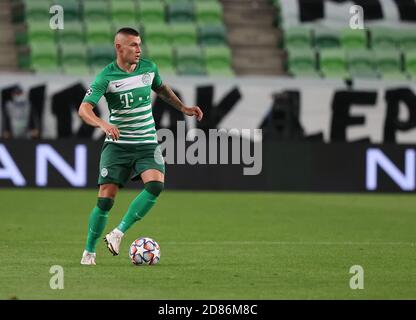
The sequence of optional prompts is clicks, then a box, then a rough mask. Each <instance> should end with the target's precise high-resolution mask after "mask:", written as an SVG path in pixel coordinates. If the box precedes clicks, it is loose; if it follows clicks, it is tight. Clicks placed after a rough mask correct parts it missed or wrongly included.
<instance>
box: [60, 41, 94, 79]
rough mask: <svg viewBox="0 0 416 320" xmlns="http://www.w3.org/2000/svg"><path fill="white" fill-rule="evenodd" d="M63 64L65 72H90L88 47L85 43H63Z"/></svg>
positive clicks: (79, 73)
mask: <svg viewBox="0 0 416 320" xmlns="http://www.w3.org/2000/svg"><path fill="white" fill-rule="evenodd" d="M60 52H61V55H60V57H61V59H60V61H61V66H62V70H63V72H64V73H65V74H72V75H85V74H88V73H89V71H90V70H89V67H88V54H87V47H86V46H85V45H84V44H80V43H78V44H76V43H72V44H62V45H61V50H60Z"/></svg>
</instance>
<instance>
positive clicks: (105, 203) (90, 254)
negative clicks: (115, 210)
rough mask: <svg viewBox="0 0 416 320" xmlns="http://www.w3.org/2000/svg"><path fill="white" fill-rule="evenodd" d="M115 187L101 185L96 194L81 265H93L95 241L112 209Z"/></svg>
mask: <svg viewBox="0 0 416 320" xmlns="http://www.w3.org/2000/svg"><path fill="white" fill-rule="evenodd" d="M117 191H118V186H117V185H102V186H100V191H99V193H98V199H97V205H96V206H95V207H94V208H93V210H92V212H91V214H90V217H89V221H88V236H87V243H86V245H85V250H84V253H83V255H82V259H81V264H84V265H95V257H96V254H95V251H96V245H97V240H98V239H99V238H100V237H101V235H102V233H103V231H104V228H105V226H106V224H107V221H108V214H109V212H110V210H111V208H112V207H113V204H114V200H113V199H114V197H115V196H116V194H117Z"/></svg>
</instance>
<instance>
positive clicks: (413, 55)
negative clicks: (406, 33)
mask: <svg viewBox="0 0 416 320" xmlns="http://www.w3.org/2000/svg"><path fill="white" fill-rule="evenodd" d="M405 69H406V72H407V74H408V75H409V76H410V77H411V78H412V79H413V80H416V50H415V51H409V52H406V53H405Z"/></svg>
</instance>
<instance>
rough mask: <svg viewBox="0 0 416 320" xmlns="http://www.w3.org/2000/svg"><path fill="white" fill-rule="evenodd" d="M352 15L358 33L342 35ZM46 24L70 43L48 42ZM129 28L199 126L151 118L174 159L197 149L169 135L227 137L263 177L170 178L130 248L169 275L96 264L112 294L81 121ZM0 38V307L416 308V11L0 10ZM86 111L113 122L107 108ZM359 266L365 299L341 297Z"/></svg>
mask: <svg viewBox="0 0 416 320" xmlns="http://www.w3.org/2000/svg"><path fill="white" fill-rule="evenodd" d="M357 4H358V5H361V6H362V8H363V9H364V11H363V12H364V26H365V28H364V29H352V28H351V27H350V21H351V19H352V18H353V17H354V16H355V13H354V12H353V13H351V12H350V9H351V6H353V5H357ZM54 5H60V6H62V8H63V10H64V11H63V12H64V28H63V29H53V28H51V26H50V22H51V21H52V25H53V21H55V20H54V18H53V17H54V16H55V15H56V13H57V12H58V11H55V10H52V12H50V8H51V7H53V6H54ZM125 26H131V27H134V28H136V29H138V30H139V31H140V33H141V36H142V41H143V47H142V51H143V53H142V54H143V56H144V57H148V58H150V59H152V60H154V61H155V62H156V63H157V65H158V66H159V70H160V73H161V76H162V79H163V80H164V81H166V82H167V83H168V84H170V85H171V87H172V88H173V89H174V91H175V92H176V93H177V95H178V96H179V97H180V98H181V99H182V100H183V101H184V102H185V104H187V105H194V104H197V105H199V106H201V108H202V110H203V111H204V114H205V117H204V119H203V121H202V122H201V123H196V122H194V121H193V120H189V119H184V117H183V115H182V114H180V113H178V112H176V111H175V110H173V109H172V108H170V107H169V106H167V105H166V104H165V103H164V102H163V101H161V100H160V99H155V100H154V103H153V115H154V118H155V122H156V125H157V127H158V128H169V129H171V130H172V131H173V132H174V133H176V134H177V141H176V143H177V145H176V146H175V147H176V149H175V150H176V151H179V146H178V145H179V144H180V143H182V142H183V143H186V145H187V146H189V145H191V144H192V141H190V140H191V139H187V140H188V141H184V140H185V138H184V136H182V135H181V134H180V133H179V132H177V131H178V127H177V121H180V120H186V130H187V131H188V132H189V130H191V129H193V128H199V129H201V130H203V131H204V132H206V133H208V132H209V129H220V128H224V129H231V128H236V129H238V130H240V133H241V141H243V140H244V141H249V142H250V145H251V150H252V152H251V155H253V152H254V151H253V150H255V146H256V145H257V146H258V145H259V144H260V145H261V146H262V162H261V163H262V165H261V172H260V173H259V174H256V175H244V174H243V172H244V171H243V170H244V168H246V167H252V166H254V165H255V163H254V162H253V161H254V159H250V160H251V162H250V161H249V159H244V158H243V157H242V158H241V159H239V161H237V162H235V163H234V162H233V163H232V164H231V163H230V164H221V165H220V164H214V163H212V164H200V165H191V164H189V163H178V162H179V161H176V163H175V164H168V165H167V181H166V191H165V192H164V193H163V195H162V197H161V199H160V201H159V203H158V206H156V207H155V209H154V210H153V211H152V212H151V213H150V214H149V216H148V217H146V219H145V220H144V221H143V222H141V223H140V226H139V225H137V226H135V227H134V228H133V229H134V230H133V231H132V232H131V233H130V235H129V238H128V239H127V240H126V242H125V243H124V246H126V247H125V248H123V250H125V251H126V252H127V248H128V244H129V242H131V241H133V240H134V239H135V238H136V237H137V236H138V235H139V234H140V235H143V234H142V233H146V234H147V235H149V236H151V237H154V238H155V239H156V240H158V242H159V243H160V244H161V247H162V262H161V267H160V268H159V269H158V268H155V269H154V270H153V269H152V270H149V269H142V270H141V271H140V272H141V276H140V277H138V276H137V274H136V273H137V271H133V270H132V268H130V267H131V266H130V265H129V264H128V258H127V254H126V255H125V256H124V257H122V259H124V260H123V261H124V263H121V262H117V261H115V260H112V259H113V258H112V257H109V256H108V255H107V253H106V252H105V250H104V248H103V246H102V247H101V248H99V249H98V250H99V251H98V254H99V258H98V262H99V264H101V265H102V266H103V267H104V268H105V266H107V268H108V269H106V271H109V270H110V273H111V275H110V274H109V273H108V272H99V271H96V270H95V271H90V270H87V271H86V270H85V268H84V269H83V268H81V267H80V266H79V265H78V263H79V261H78V260H79V258H80V254H81V251H82V246H83V243H84V237H85V234H84V233H85V232H86V226H87V219H88V213H89V210H90V208H91V207H92V206H93V205H94V203H95V197H96V191H95V190H96V179H97V176H98V160H99V151H100V148H101V144H102V139H103V136H102V134H101V132H100V131H99V130H98V129H94V128H91V127H88V126H86V125H85V124H83V123H82V122H81V121H80V119H79V117H78V115H77V109H78V107H79V105H80V102H81V100H82V98H83V96H84V95H85V92H86V90H87V88H88V86H89V84H90V83H91V81H92V80H93V79H94V77H95V75H96V74H97V72H99V71H100V70H101V69H102V68H103V67H104V66H105V65H106V64H108V63H109V62H111V61H112V60H113V59H114V49H113V45H112V41H113V36H114V33H115V31H116V30H117V29H118V28H120V27H125ZM0 30H1V32H0V91H1V96H0V102H1V112H0V132H1V140H0V188H1V189H0V217H1V219H2V223H1V224H0V225H1V226H0V230H1V232H0V239H1V242H0V256H1V261H2V264H1V265H0V298H1V299H10V298H29V299H32V298H35V299H37V298H40V299H42V298H46V299H59V298H64V299H77V298H81V299H83V298H86V299H90V298H98V299H101V298H103V299H106V298H124V299H136V298H137V299H139V298H149V299H165V298H167V299H175V298H179V299H182V298H184V299H211V298H212V299H215V298H217V299H228V298H232V299H277V298H289V299H292V298H294V299H297V298H301V299H303V298H306V299H314V298H318V299H319V298H324V299H331V298H341V299H344V298H370V299H371V298H376V299H377V298H391V299H395V298H410V299H414V298H416V289H415V288H416V276H415V274H414V272H413V271H414V270H415V267H416V265H415V262H414V261H415V260H414V246H415V240H414V234H415V232H414V230H415V227H416V218H415V215H414V207H415V205H416V200H415V198H414V192H415V190H416V174H415V172H416V150H415V143H416V2H415V1H414V0H371V1H346V0H345V1H344V0H0ZM155 98H156V97H155ZM95 111H96V113H97V114H98V115H100V116H102V117H104V118H106V117H108V110H107V107H106V102H105V100H104V99H102V100H101V102H100V106H99V108H97V109H96V110H95ZM242 129H262V138H261V137H259V136H258V135H257V136H256V135H253V136H251V135H248V134H247V133H244V132H243V131H242ZM181 139H182V141H181ZM229 142H230V143H229V145H228V149H229V150H228V151H229V156H230V157H229V158H228V159H231V140H229ZM181 150H182V149H181ZM178 157H179V156H178ZM206 159H208V158H206ZM176 160H178V159H176ZM218 163H219V161H218ZM128 187H129V188H128V190H127V191H122V192H121V193H120V196H119V198H118V200H117V201H116V206H115V208H114V209H113V212H112V215H111V217H110V221H109V225H111V226H112V225H113V224H114V223H116V222H117V221H118V219H119V218H120V217H121V214H122V213H123V210H125V208H126V207H127V206H128V204H129V202H130V201H131V199H132V197H134V195H135V194H136V193H137V186H134V185H133V184H131V185H129V186H128ZM132 188H135V189H132ZM179 190H184V191H179ZM196 190H198V191H199V192H198V193H195V192H192V193H191V192H189V191H196ZM265 191H267V192H265ZM333 193H337V194H333ZM387 193H389V194H387ZM39 234H41V235H42V236H41V238H39ZM28 241H30V243H31V244H32V247H34V249H33V250H32V249H31V250H29V252H28V250H27V242H28ZM259 246H260V247H261V249H260V253H259V251H258V250H259V249H258V247H259ZM184 250H185V255H187V256H188V257H187V258H186V262H184V261H183V255H184V254H183V251H184ZM21 251H24V252H25V255H26V257H25V258H24V259H27V263H26V264H25V265H24V266H21V265H19V264H17V263H16V260H19V261H20V260H21V258H20V257H21ZM45 252H46V253H45ZM218 255H222V258H221V260H222V261H221V263H218V262H219V261H217V259H218ZM253 255H254V256H256V257H253ZM212 261H215V263H212ZM259 261H260V263H259ZM54 264H58V265H63V266H64V268H65V270H67V273H66V274H67V277H68V279H69V280H68V281H67V282H66V286H67V287H66V289H65V290H63V291H62V292H61V293H57V291H53V290H50V288H49V285H48V283H49V277H50V274H49V273H48V268H49V267H50V266H51V265H54ZM355 264H359V265H363V267H364V269H365V270H366V272H368V273H366V276H367V274H368V278H366V279H368V282H366V287H365V290H351V289H350V287H349V286H348V281H349V278H350V277H351V275H350V274H349V273H348V271H349V268H350V267H351V266H352V265H355ZM28 265H29V266H30V267H29V268H30V272H27V268H28ZM253 266H255V269H256V270H255V271H254V272H253ZM97 267H100V266H97ZM99 270H100V269H99ZM101 270H104V269H101ZM25 272H26V273H25ZM22 273H25V276H22ZM172 274H174V275H173V276H172ZM88 279H90V280H91V281H93V282H94V284H92V283H90V282H89V280H88ZM132 279H134V280H132ZM132 281H133V282H132ZM366 281H367V280H366ZM139 283H140V286H139ZM98 284H102V286H101V287H99V285H98ZM184 284H186V285H184ZM125 288H128V290H127V291H126V290H125ZM201 288H203V289H201Z"/></svg>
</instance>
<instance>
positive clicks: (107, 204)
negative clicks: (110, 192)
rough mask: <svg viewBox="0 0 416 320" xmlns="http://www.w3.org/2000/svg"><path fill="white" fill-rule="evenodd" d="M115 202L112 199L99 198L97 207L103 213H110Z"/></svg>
mask: <svg viewBox="0 0 416 320" xmlns="http://www.w3.org/2000/svg"><path fill="white" fill-rule="evenodd" d="M113 204H114V200H113V199H111V198H98V200H97V207H98V208H100V209H101V210H103V211H110V210H111V208H112V207H113Z"/></svg>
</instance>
